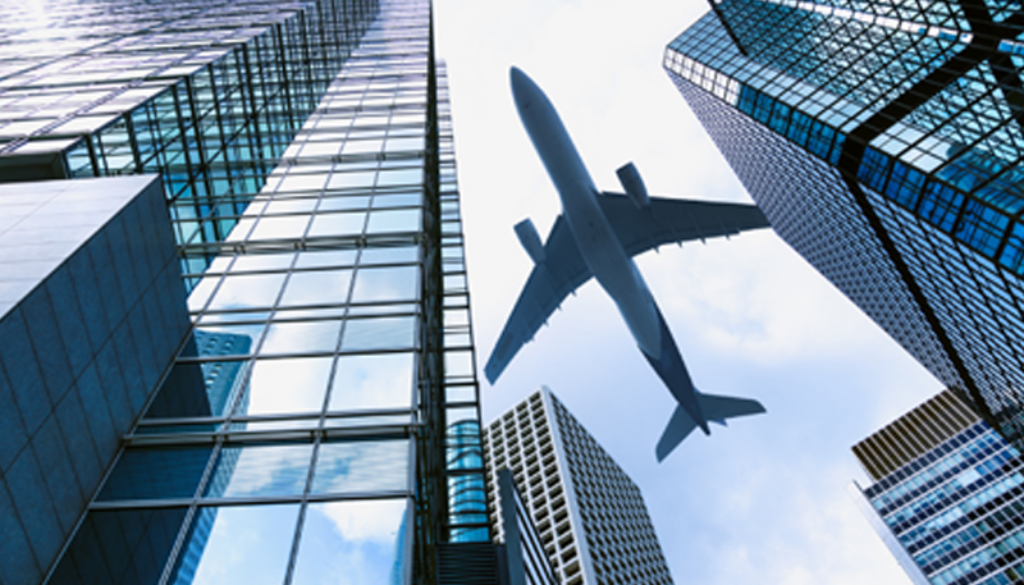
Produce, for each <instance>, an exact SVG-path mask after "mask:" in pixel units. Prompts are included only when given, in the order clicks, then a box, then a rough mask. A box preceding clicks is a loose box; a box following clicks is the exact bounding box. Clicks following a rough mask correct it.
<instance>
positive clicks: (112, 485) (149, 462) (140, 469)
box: [98, 447, 213, 501]
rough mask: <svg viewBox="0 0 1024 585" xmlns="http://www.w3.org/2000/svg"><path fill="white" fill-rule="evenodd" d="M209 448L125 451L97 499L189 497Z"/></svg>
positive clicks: (204, 463)
mask: <svg viewBox="0 0 1024 585" xmlns="http://www.w3.org/2000/svg"><path fill="white" fill-rule="evenodd" d="M212 451H213V447H164V448H156V447H151V448H138V449H126V450H125V451H124V454H123V455H122V456H121V459H120V460H118V462H117V467H115V468H114V472H113V473H111V475H110V479H108V480H107V483H106V485H104V486H103V491H102V492H100V495H99V497H98V500H100V501H109V500H137V499H163V498H191V497H192V496H194V495H195V493H196V489H197V488H198V487H199V480H200V479H202V477H203V472H204V471H206V464H207V462H208V461H209V459H210V453H211V452H212Z"/></svg>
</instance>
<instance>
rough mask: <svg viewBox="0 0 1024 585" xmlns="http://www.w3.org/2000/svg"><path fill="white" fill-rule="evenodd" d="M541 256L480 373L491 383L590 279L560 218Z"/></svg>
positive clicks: (574, 243)
mask: <svg viewBox="0 0 1024 585" xmlns="http://www.w3.org/2000/svg"><path fill="white" fill-rule="evenodd" d="M544 254H545V260H544V262H541V263H539V264H535V265H534V266H533V272H531V273H530V278H529V279H528V280H527V281H526V286H524V287H523V291H522V292H521V293H519V300H517V301H516V305H515V307H513V308H512V314H511V315H509V317H508V321H506V322H505V329H504V330H502V332H501V336H500V337H499V338H498V343H496V344H495V346H494V350H492V351H491V357H490V358H489V359H488V360H487V365H486V366H485V367H484V374H485V375H486V376H487V380H488V381H489V382H490V383H492V384H493V383H494V381H495V380H497V379H498V376H500V375H501V373H502V372H503V371H504V370H505V367H506V366H507V365H508V364H509V362H510V361H512V358H513V357H514V356H515V355H516V353H518V352H519V348H521V347H523V344H525V343H526V342H527V341H530V340H532V339H533V336H534V334H536V333H537V330H538V329H540V326H541V325H543V324H544V323H545V322H547V320H548V317H550V316H551V313H553V312H554V311H555V309H557V308H558V306H559V305H561V304H562V301H563V300H565V297H567V296H569V293H571V292H572V291H574V290H576V289H577V288H579V287H580V285H582V284H583V283H585V282H586V281H588V280H590V277H591V274H590V269H589V268H587V264H586V262H584V261H583V256H581V255H580V251H579V248H577V247H576V240H575V239H573V237H572V233H571V232H570V231H569V226H568V224H567V223H566V222H565V219H564V218H563V217H562V216H561V215H559V216H558V219H557V220H555V225H554V227H552V228H551V234H550V235H548V239H547V242H546V243H545V244H544Z"/></svg>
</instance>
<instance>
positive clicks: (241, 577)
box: [170, 504, 299, 585]
mask: <svg viewBox="0 0 1024 585" xmlns="http://www.w3.org/2000/svg"><path fill="white" fill-rule="evenodd" d="M298 514H299V506H298V504H285V505H271V506H267V505H263V506H227V507H221V508H201V509H199V510H197V513H196V516H195V518H194V519H193V521H192V528H191V530H190V531H189V537H188V540H187V541H186V542H185V546H184V550H183V554H182V555H181V556H180V557H179V561H178V566H177V567H176V568H175V575H173V576H172V579H171V581H170V582H171V583H174V585H207V584H208V585H230V584H233V583H238V584H240V585H241V584H244V585H264V584H265V585H280V583H282V582H283V581H284V576H285V571H286V570H287V568H288V554H289V552H290V551H291V542H292V539H293V537H294V536H295V522H296V520H297V519H298Z"/></svg>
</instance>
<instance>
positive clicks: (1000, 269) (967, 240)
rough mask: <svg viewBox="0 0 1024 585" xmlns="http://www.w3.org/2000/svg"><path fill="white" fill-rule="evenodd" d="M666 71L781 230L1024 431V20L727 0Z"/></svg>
mask: <svg viewBox="0 0 1024 585" xmlns="http://www.w3.org/2000/svg"><path fill="white" fill-rule="evenodd" d="M711 7H712V10H711V11H710V12H708V13H707V14H706V15H704V16H703V17H702V18H701V19H700V20H699V21H697V22H696V23H695V24H694V25H693V26H691V27H690V28H689V29H687V30H686V31H685V32H684V33H682V34H681V35H680V36H679V37H678V38H676V39H675V40H673V41H672V42H671V43H669V46H668V47H667V49H666V51H665V55H664V62H663V65H664V67H665V70H666V71H667V72H668V74H669V76H670V77H671V79H672V81H673V82H674V83H675V84H676V86H677V87H678V88H679V91H680V92H681V93H682V95H683V97H684V98H685V99H686V101H687V102H688V103H689V105H690V107H691V108H692V110H693V111H694V113H695V114H696V115H697V117H698V119H699V120H700V122H701V124H703V126H704V128H705V129H706V130H707V132H708V133H709V134H710V136H711V138H712V139H713V140H714V142H715V143H716V145H717V146H718V148H719V150H720V151H721V152H722V154H723V155H724V156H725V158H726V160H727V161H728V162H729V164H730V165H731V166H732V168H733V170H734V171H735V172H736V174H737V176H738V177H739V179H740V181H741V182H742V183H743V185H744V186H745V187H746V189H747V190H748V191H749V193H750V194H751V196H752V197H753V198H754V200H755V201H756V202H757V203H758V205H759V206H760V207H761V208H762V209H763V210H764V212H765V214H766V215H767V216H768V218H769V220H770V221H771V224H772V227H773V228H774V229H775V231H776V232H777V233H778V234H779V235H780V236H781V237H782V238H783V239H784V240H785V241H786V242H787V243H789V245H791V246H792V247H793V248H794V249H795V250H796V251H797V252H799V253H800V254H801V255H802V256H803V257H804V258H806V259H807V260H808V261H809V262H810V263H811V264H812V265H814V267H815V268H816V269H817V270H818V271H819V272H821V273H822V274H823V275H824V276H825V277H826V278H828V279H829V280H830V281H831V282H832V283H833V284H835V286H836V287H838V288H839V289H840V290H841V291H842V292H843V293H844V294H845V295H846V296H847V297H849V298H850V299H851V300H852V301H853V302H854V303H856V304H857V305H858V306H859V307H860V308H861V309H862V310H863V311H864V312H865V313H866V314H867V315H868V316H869V317H871V319H873V320H874V321H875V322H876V323H878V324H879V325H880V326H881V327H882V328H883V329H885V330H886V331H887V332H888V333H889V334H890V335H891V336H892V337H893V338H894V339H896V340H897V341H898V342H899V343H900V344H901V345H902V346H903V347H904V348H905V349H906V350H907V351H908V352H910V353H911V354H912V355H913V356H914V357H915V358H916V359H917V360H918V361H919V362H920V363H921V364H923V365H924V366H925V367H926V368H928V370H929V371H931V372H932V373H933V374H934V375H935V376H936V377H937V378H939V379H940V380H941V381H942V382H943V383H944V384H945V385H946V386H947V387H951V388H953V389H954V390H955V391H956V392H957V393H958V394H959V395H960V396H962V397H964V398H965V399H967V400H968V401H969V402H970V403H971V405H972V406H973V407H974V408H975V409H976V410H978V411H979V412H980V413H981V414H982V416H983V417H984V418H985V419H986V420H987V421H989V422H990V423H992V424H993V425H994V426H995V427H996V428H998V429H999V430H1000V431H1001V432H1003V433H1004V435H1005V436H1007V437H1008V438H1010V439H1012V440H1015V441H1019V440H1020V439H1021V437H1022V431H1024V418H1022V415H1021V412H1022V411H1021V406H1022V405H1024V401H1022V399H1024V286H1022V285H1024V282H1022V279H1021V275H1022V274H1024V223H1022V220H1021V219H1020V212H1021V210H1022V209H1024V171H1022V167H1021V164H1022V163H1021V159H1022V156H1024V141H1022V138H1021V137H1022V136H1024V133H1022V123H1024V106H1022V103H1021V96H1024V80H1022V75H1024V74H1022V70H1024V61H1022V57H1021V55H1024V42H1022V40H1021V35H1022V33H1024V11H1022V10H1021V9H1020V7H1019V6H1018V5H1016V4H1007V3H1004V2H998V1H996V0H983V1H980V2H958V1H955V0H939V1H936V2H930V3H925V4H908V3H905V2H893V1H890V0H869V1H867V2H855V3H851V2H845V1H840V0H836V1H832V0H823V1H820V2H803V1H796V2H793V1H789V0H721V1H718V0H715V1H714V2H712V3H711Z"/></svg>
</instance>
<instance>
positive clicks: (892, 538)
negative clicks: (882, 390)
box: [850, 390, 1024, 585]
mask: <svg viewBox="0 0 1024 585" xmlns="http://www.w3.org/2000/svg"><path fill="white" fill-rule="evenodd" d="M853 452H854V454H855V455H856V456H857V459H858V460H859V461H860V463H861V465H862V466H863V467H864V470H865V471H867V473H868V475H869V476H870V477H871V479H872V481H873V482H874V483H873V484H872V485H870V486H868V487H866V488H863V489H862V488H861V487H860V486H859V485H857V483H856V482H854V483H853V484H851V486H850V493H851V494H852V495H853V497H854V499H855V500H856V501H857V503H858V504H859V505H860V508H861V511H862V512H863V513H864V516H865V518H867V519H868V521H869V522H870V523H871V525H872V527H873V528H874V529H875V530H876V531H877V532H878V535H879V536H880V537H881V538H882V540H883V542H885V544H886V546H888V547H889V550H890V551H891V552H892V553H893V555H894V556H895V557H896V560H897V561H898V562H899V563H900V565H901V566H902V567H903V569H904V571H906V573H907V575H908V576H909V577H910V579H911V581H913V582H914V583H915V585H929V584H931V585H967V584H975V585H1008V584H1009V583H1012V582H1016V581H1019V580H1020V578H1021V576H1022V575H1024V563H1021V557H1022V556H1024V529H1022V524H1024V522H1022V521H1024V460H1022V459H1021V456H1020V452H1019V451H1018V450H1017V449H1015V448H1014V447H1012V446H1011V445H1009V444H1008V443H1007V442H1006V441H1005V440H1004V439H1003V438H1002V437H1000V436H999V434H998V433H996V432H995V431H994V430H993V429H992V427H990V426H988V424H986V423H985V422H983V421H982V420H981V419H979V418H978V416H977V415H976V414H975V413H974V412H973V411H972V410H971V409H970V408H968V407H967V406H966V405H965V404H964V403H963V402H961V401H960V400H959V399H958V398H957V397H956V396H955V395H954V394H953V393H951V392H949V391H948V390H947V391H944V392H942V393H941V394H939V395H938V396H935V397H934V398H932V399H930V400H928V401H927V402H925V403H924V404H921V405H920V406H918V407H916V408H914V409H913V410H912V411H910V412H908V413H907V414H905V415H903V416H902V417H900V418H899V419H897V420H896V421H895V422H893V423H892V424H890V425H888V426H887V427H885V428H884V429H882V430H881V431H878V432H877V433H875V434H873V435H871V436H870V437H868V438H867V439H865V440H863V441H861V442H860V443H858V444H857V445H855V446H854V447H853Z"/></svg>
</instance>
